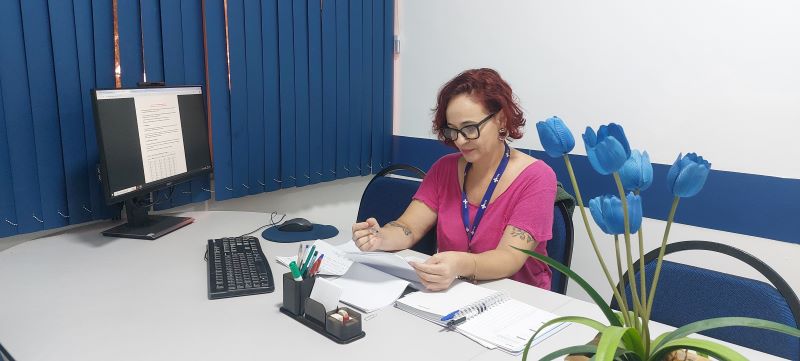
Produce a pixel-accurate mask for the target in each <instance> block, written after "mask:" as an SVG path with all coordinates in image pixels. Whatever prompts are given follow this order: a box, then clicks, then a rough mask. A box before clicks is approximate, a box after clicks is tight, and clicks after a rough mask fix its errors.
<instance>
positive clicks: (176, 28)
mask: <svg viewBox="0 0 800 361" xmlns="http://www.w3.org/2000/svg"><path fill="white" fill-rule="evenodd" d="M165 2H170V3H173V4H171V5H170V6H169V7H170V8H172V7H174V8H175V10H173V13H172V15H171V16H174V17H175V18H174V19H171V21H170V23H172V24H174V25H171V28H172V29H171V31H169V33H170V36H175V37H177V39H176V40H173V41H174V42H175V49H172V51H171V52H170V53H171V56H170V58H172V59H170V60H171V61H174V62H176V63H177V64H173V65H172V66H171V67H170V71H169V73H173V72H174V74H171V75H170V78H171V79H174V80H175V81H174V83H173V84H175V85H199V84H197V83H194V82H190V81H189V80H188V79H186V73H187V69H186V60H187V58H188V56H187V55H186V43H187V42H188V41H187V40H188V34H187V33H186V31H185V30H184V28H185V27H186V24H185V22H186V21H185V20H186V19H189V18H191V16H187V15H184V14H183V6H182V5H183V1H180V2H178V1H164V2H162V7H163V5H164V4H163V3H165ZM162 14H164V12H163V10H162ZM165 16H166V14H164V15H162V17H161V23H162V25H161V26H162V28H163V27H164V25H163V24H164V23H165V21H166V20H167V19H164V17H165ZM166 33H167V32H166V31H164V30H163V29H162V31H161V37H162V39H163V38H164V35H166ZM162 41H163V40H162ZM145 42H146V40H145ZM145 45H146V44H145ZM162 46H163V45H162ZM145 54H147V49H145ZM200 59H202V58H200ZM195 60H199V59H195ZM162 62H163V63H164V78H165V80H166V76H167V73H168V71H167V47H166V46H164V59H163V60H162ZM148 79H150V78H149V76H148ZM191 182H192V181H191V180H187V181H184V182H181V183H178V184H175V185H174V188H173V189H172V190H171V191H170V192H169V193H167V194H165V198H159V199H164V201H162V203H160V204H159V205H160V206H162V207H160V208H171V207H176V206H180V205H184V204H188V203H191V201H192V187H191ZM167 191H169V189H166V190H162V191H161V193H163V192H167Z"/></svg>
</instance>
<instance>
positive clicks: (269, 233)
mask: <svg viewBox="0 0 800 361" xmlns="http://www.w3.org/2000/svg"><path fill="white" fill-rule="evenodd" d="M278 226H279V225H275V226H272V227H269V228H267V229H265V230H264V232H262V233H261V237H264V239H266V240H268V241H273V242H278V243H292V242H301V241H313V240H317V239H327V238H331V237H336V235H337V234H339V230H338V229H336V227H334V226H329V225H325V224H316V223H314V224H312V226H311V230H310V231H306V232H284V231H281V230H279V229H278Z"/></svg>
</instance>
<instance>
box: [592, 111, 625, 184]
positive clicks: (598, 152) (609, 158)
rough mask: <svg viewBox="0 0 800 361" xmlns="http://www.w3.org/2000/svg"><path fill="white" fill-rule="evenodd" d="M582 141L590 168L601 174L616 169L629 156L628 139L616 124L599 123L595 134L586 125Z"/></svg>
mask: <svg viewBox="0 0 800 361" xmlns="http://www.w3.org/2000/svg"><path fill="white" fill-rule="evenodd" d="M583 143H584V145H586V155H587V156H588V157H589V163H590V164H591V165H592V168H594V170H596V171H597V172H598V173H600V174H603V175H608V174H611V173H614V172H616V171H618V170H619V169H620V168H621V167H622V165H623V164H625V161H626V160H628V158H629V157H630V156H631V147H630V145H628V139H627V138H626V137H625V132H624V131H623V130H622V127H621V126H619V125H618V124H614V123H611V124H609V125H607V126H606V125H601V126H600V129H598V130H597V134H595V133H594V130H592V128H589V127H586V132H585V133H583Z"/></svg>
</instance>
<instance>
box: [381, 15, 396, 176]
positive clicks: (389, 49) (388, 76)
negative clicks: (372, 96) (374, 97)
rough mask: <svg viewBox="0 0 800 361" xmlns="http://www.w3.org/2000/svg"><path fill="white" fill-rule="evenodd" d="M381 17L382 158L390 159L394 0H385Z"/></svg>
mask: <svg viewBox="0 0 800 361" xmlns="http://www.w3.org/2000/svg"><path fill="white" fill-rule="evenodd" d="M384 4H385V8H384V10H385V11H384V12H383V14H384V18H383V35H384V36H385V37H384V40H383V46H384V50H383V56H384V58H383V66H384V73H383V112H384V117H383V139H384V140H383V159H384V161H387V164H384V166H388V165H389V164H388V161H389V160H390V159H392V132H393V129H392V118H393V116H394V114H393V113H392V112H393V108H392V104H394V102H393V100H394V99H393V97H394V0H386V2H385V3H384Z"/></svg>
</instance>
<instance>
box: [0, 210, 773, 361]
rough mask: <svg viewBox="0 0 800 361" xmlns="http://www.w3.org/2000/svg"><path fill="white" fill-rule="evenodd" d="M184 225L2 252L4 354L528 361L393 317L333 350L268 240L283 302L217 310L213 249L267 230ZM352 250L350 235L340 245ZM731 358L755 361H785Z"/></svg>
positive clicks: (374, 322) (581, 338)
mask: <svg viewBox="0 0 800 361" xmlns="http://www.w3.org/2000/svg"><path fill="white" fill-rule="evenodd" d="M183 215H188V216H191V217H194V218H195V219H196V221H195V223H193V224H191V225H189V226H187V227H185V228H183V229H180V230H178V231H176V232H174V233H172V234H169V235H166V236H164V237H162V238H160V239H158V240H155V241H147V240H138V239H123V238H108V237H103V236H101V235H100V231H101V230H103V229H106V228H109V227H110V226H111V224H110V223H102V224H96V225H89V226H85V227H80V228H77V229H73V230H70V231H68V232H65V233H63V234H60V235H56V236H51V237H48V238H42V239H38V240H34V241H30V242H26V243H23V244H20V245H17V246H15V247H12V248H9V249H7V250H5V251H3V252H0V292H2V294H0V342H2V344H3V345H4V346H5V347H6V349H7V350H8V351H9V352H10V353H11V355H12V356H14V357H15V358H16V359H17V360H20V361H25V360H255V359H260V360H266V359H269V360H284V359H290V358H298V357H303V358H305V359H308V360H322V359H329V358H330V357H334V359H343V358H345V357H347V358H349V359H352V360H367V359H380V360H432V359H437V360H506V359H512V358H519V356H511V355H508V354H506V353H504V352H502V351H499V350H488V349H486V348H484V347H482V346H480V345H478V344H476V343H474V342H473V341H471V340H469V339H468V338H466V337H464V336H461V335H460V334H458V333H455V332H449V331H444V330H442V329H441V328H440V327H438V326H436V325H434V324H432V323H430V322H427V321H424V320H422V319H420V318H417V317H415V316H413V315H411V314H408V313H406V312H403V311H400V310H398V309H395V308H393V307H388V308H386V309H383V310H380V311H376V312H374V313H373V314H370V315H369V316H367V317H366V318H365V321H364V331H365V332H366V334H367V335H366V337H365V338H364V339H361V340H358V341H355V342H353V343H351V344H348V345H339V344H336V343H334V342H332V341H330V340H328V339H327V338H324V337H323V336H321V335H319V334H317V333H316V332H314V331H311V330H310V329H308V328H306V327H305V326H303V325H301V324H300V323H298V322H296V321H294V320H292V319H290V318H289V317H287V316H285V315H284V314H282V313H280V311H278V307H279V306H280V305H281V303H282V294H283V292H282V288H283V285H282V282H281V274H283V273H284V272H286V271H287V270H286V268H285V267H283V266H281V265H279V264H278V263H276V262H275V256H286V255H293V254H296V252H297V244H279V243H273V242H269V241H265V240H263V239H262V240H261V245H262V248H263V249H264V253H265V254H266V255H267V258H269V260H270V266H271V268H272V272H273V276H274V278H275V281H276V282H275V292H273V293H268V294H262V295H253V296H244V297H234V298H228V299H219V300H209V299H208V298H207V291H208V290H207V287H208V286H207V271H206V262H205V261H204V260H203V255H204V253H205V247H206V240H207V239H209V238H218V237H224V236H237V235H240V234H242V233H245V232H249V231H251V230H253V229H255V228H256V227H258V226H260V225H263V224H264V215H263V213H250V212H190V213H185V214H183ZM254 235H256V236H260V232H259V233H256V234H254ZM349 238H350V234H349V230H345V232H343V233H340V234H339V236H338V237H336V238H334V239H333V241H332V243H341V242H343V241H345V240H349ZM404 252H410V251H404ZM484 286H486V287H490V288H494V289H501V290H504V291H505V292H507V293H508V294H509V295H510V296H511V297H513V298H516V299H519V300H522V301H525V302H528V303H530V304H532V305H535V306H537V307H539V308H542V309H545V310H548V311H551V312H554V313H557V314H559V315H585V316H590V317H593V318H594V319H596V320H599V321H603V318H602V314H601V313H600V311H599V310H598V309H597V307H596V306H594V305H592V304H590V303H587V302H584V301H580V300H577V299H573V298H570V297H567V296H564V295H560V294H556V293H552V292H548V291H544V290H541V289H538V288H535V287H530V286H528V285H525V284H522V283H518V282H515V281H511V280H499V281H494V282H489V283H486V284H484ZM666 329H667V327H665V326H664V327H662V328H661V329H660V330H661V331H663V330H666ZM594 334H595V332H594V331H593V330H591V329H589V328H586V327H583V326H580V325H570V326H569V327H567V328H566V329H565V330H564V331H562V332H560V333H558V334H556V335H554V336H552V337H551V338H549V339H548V340H546V341H545V342H543V343H542V344H540V345H538V346H537V347H535V349H534V350H532V352H531V354H530V356H531V357H530V358H529V359H531V360H535V359H538V358H539V357H541V356H543V355H545V354H547V353H549V352H551V351H554V350H557V349H559V348H563V347H566V346H570V345H575V344H581V343H584V342H586V341H588V340H590V339H591V338H593V337H594ZM732 347H734V348H735V349H737V350H738V351H740V352H742V353H743V354H744V355H745V356H747V357H748V358H750V359H751V360H771V359H775V360H777V359H778V358H776V357H774V356H771V355H767V354H764V353H760V352H757V351H753V350H749V349H745V348H742V347H739V346H732Z"/></svg>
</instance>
